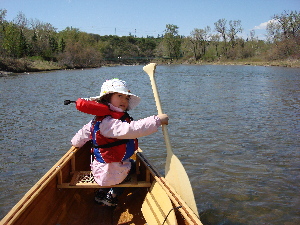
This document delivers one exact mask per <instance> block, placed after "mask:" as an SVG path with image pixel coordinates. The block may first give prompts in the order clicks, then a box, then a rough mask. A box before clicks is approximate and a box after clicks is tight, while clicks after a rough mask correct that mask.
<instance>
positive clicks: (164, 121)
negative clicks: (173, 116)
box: [157, 114, 169, 125]
mask: <svg viewBox="0 0 300 225" xmlns="http://www.w3.org/2000/svg"><path fill="white" fill-rule="evenodd" d="M157 117H158V118H159V119H160V122H161V125H163V124H165V125H168V122H169V117H168V115H167V114H159V115H157Z"/></svg>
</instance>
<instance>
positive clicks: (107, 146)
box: [93, 139, 129, 148]
mask: <svg viewBox="0 0 300 225" xmlns="http://www.w3.org/2000/svg"><path fill="white" fill-rule="evenodd" d="M128 141H129V140H128V139H121V140H119V141H115V142H112V143H108V144H105V145H94V146H93V148H111V147H115V146H118V145H122V144H126V143H127V142H128Z"/></svg>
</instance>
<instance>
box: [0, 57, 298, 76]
mask: <svg viewBox="0 0 300 225" xmlns="http://www.w3.org/2000/svg"><path fill="white" fill-rule="evenodd" d="M154 62H156V63H158V64H173V65H242V66H277V67H291V68H300V60H280V61H259V62H258V61H257V62H256V61H237V60H234V61H229V60H228V61H217V62H205V61H197V62H195V61H173V62H166V61H164V62H162V61H156V60H154ZM117 65H122V64H104V65H102V66H117ZM132 65H135V64H132ZM102 66H99V67H97V68H100V67H102ZM14 67H15V68H14V69H13V70H5V69H3V68H0V75H9V74H13V73H16V74H18V73H19V74H20V73H32V72H46V71H55V70H66V69H92V68H95V67H85V68H66V67H63V66H59V65H58V64H57V63H54V62H49V61H31V62H30V63H29V64H28V65H26V66H25V68H22V66H21V67H18V66H17V65H16V66H14Z"/></svg>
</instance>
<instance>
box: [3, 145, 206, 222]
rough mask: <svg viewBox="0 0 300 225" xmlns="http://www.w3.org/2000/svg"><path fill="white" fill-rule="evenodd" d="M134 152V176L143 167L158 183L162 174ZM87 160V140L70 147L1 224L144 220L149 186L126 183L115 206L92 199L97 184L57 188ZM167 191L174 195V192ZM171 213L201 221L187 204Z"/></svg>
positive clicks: (143, 176) (184, 219)
mask: <svg viewBox="0 0 300 225" xmlns="http://www.w3.org/2000/svg"><path fill="white" fill-rule="evenodd" d="M138 155H140V156H139V157H140V158H141V159H142V162H141V163H140V167H139V168H140V174H139V175H138V176H139V177H138V179H140V180H145V179H146V176H147V175H146V174H147V173H146V171H149V170H150V172H151V173H150V182H151V183H153V182H158V183H159V184H160V185H162V183H163V182H162V181H163V177H161V176H160V175H159V174H158V172H157V170H155V168H154V167H153V166H152V165H151V164H149V161H148V160H147V161H146V162H145V160H146V159H145V156H144V155H142V153H139V154H138ZM89 162H90V144H88V143H87V144H86V145H85V146H83V147H82V148H80V149H77V148H74V147H72V148H71V149H70V150H69V151H68V152H67V153H66V154H65V155H64V156H63V157H62V158H61V159H60V160H59V161H58V163H56V164H55V165H54V166H53V167H52V168H51V169H50V170H49V171H48V172H47V173H46V174H45V175H44V176H43V177H42V178H41V179H40V180H39V181H38V182H37V183H36V184H35V185H34V186H33V187H32V188H31V189H30V190H29V191H28V192H27V193H26V194H25V196H24V197H23V198H22V199H21V200H20V201H19V202H18V203H17V204H16V205H15V206H14V207H13V208H12V210H11V211H10V212H9V213H8V214H7V215H6V216H5V217H4V218H3V219H2V221H1V224H23V225H26V224H28V225H29V224H30V225H35V224H36V225H39V224H60V225H64V224H139V225H140V224H146V223H147V222H146V220H145V218H144V216H143V213H142V205H143V202H144V200H145V198H146V195H147V193H149V190H150V188H145V187H127V188H126V189H125V191H124V193H123V194H122V195H121V196H119V198H118V199H119V203H118V206H117V207H116V208H111V207H105V206H101V205H98V204H97V203H96V202H95V201H94V192H95V190H97V189H98V188H58V186H59V184H60V183H67V182H70V180H71V179H72V171H73V170H74V169H75V170H81V171H85V170H89ZM150 168H151V169H150ZM148 176H149V173H148ZM148 178H149V177H148ZM164 190H167V189H166V188H165V189H164ZM168 195H169V196H174V193H173V194H170V193H168ZM175 195H176V194H175ZM178 197H179V196H178ZM179 198H180V197H179ZM179 201H181V200H179ZM178 204H180V205H184V203H182V202H179V203H178V199H177V200H176V202H175V203H174V200H173V201H172V205H173V206H174V207H177V206H178ZM185 207H186V206H184V207H183V208H185ZM186 212H187V213H186ZM174 213H176V220H177V223H178V224H201V222H200V220H198V218H197V216H195V215H193V213H192V211H191V210H190V209H188V208H186V209H185V210H182V209H180V210H174ZM190 218H192V220H190ZM188 221H189V222H188ZM190 221H192V223H191V222H190ZM158 224H159V223H158Z"/></svg>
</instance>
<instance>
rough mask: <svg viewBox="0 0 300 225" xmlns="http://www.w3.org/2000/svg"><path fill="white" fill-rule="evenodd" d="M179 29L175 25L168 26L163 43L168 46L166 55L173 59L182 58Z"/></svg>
mask: <svg viewBox="0 0 300 225" xmlns="http://www.w3.org/2000/svg"><path fill="white" fill-rule="evenodd" d="M178 29H179V27H178V26H176V25H173V24H167V25H166V29H165V34H164V39H163V42H164V44H165V46H166V55H167V56H168V57H170V58H171V59H173V58H176V59H178V58H179V57H180V45H181V40H180V36H179V35H178Z"/></svg>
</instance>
